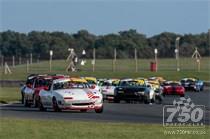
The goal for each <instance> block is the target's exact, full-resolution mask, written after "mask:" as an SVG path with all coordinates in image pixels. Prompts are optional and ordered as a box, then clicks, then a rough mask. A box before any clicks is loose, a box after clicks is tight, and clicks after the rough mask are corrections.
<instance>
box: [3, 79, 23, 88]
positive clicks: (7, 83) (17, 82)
mask: <svg viewBox="0 0 210 139" xmlns="http://www.w3.org/2000/svg"><path fill="white" fill-rule="evenodd" d="M24 83H25V81H23V80H0V87H20V85H21V84H24Z"/></svg>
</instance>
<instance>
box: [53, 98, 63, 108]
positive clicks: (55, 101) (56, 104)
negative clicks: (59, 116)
mask: <svg viewBox="0 0 210 139" xmlns="http://www.w3.org/2000/svg"><path fill="white" fill-rule="evenodd" d="M52 105H53V110H54V111H55V112H60V111H61V109H60V108H59V106H58V103H57V100H56V98H55V97H53V99H52Z"/></svg>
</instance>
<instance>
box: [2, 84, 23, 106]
mask: <svg viewBox="0 0 210 139" xmlns="http://www.w3.org/2000/svg"><path fill="white" fill-rule="evenodd" d="M20 97H21V94H20V89H19V88H17V87H10V88H9V87H0V103H8V102H10V101H19V100H20Z"/></svg>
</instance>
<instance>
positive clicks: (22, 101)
mask: <svg viewBox="0 0 210 139" xmlns="http://www.w3.org/2000/svg"><path fill="white" fill-rule="evenodd" d="M21 103H22V104H24V93H23V92H22V91H21Z"/></svg>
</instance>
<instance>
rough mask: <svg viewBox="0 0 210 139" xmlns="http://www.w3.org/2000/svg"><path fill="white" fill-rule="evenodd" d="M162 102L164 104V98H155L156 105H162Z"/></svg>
mask: <svg viewBox="0 0 210 139" xmlns="http://www.w3.org/2000/svg"><path fill="white" fill-rule="evenodd" d="M162 102H163V98H162V96H160V95H159V96H156V97H155V103H156V104H162Z"/></svg>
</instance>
